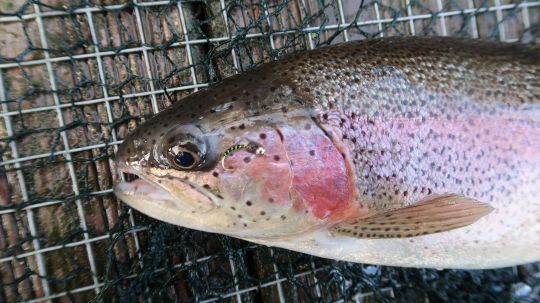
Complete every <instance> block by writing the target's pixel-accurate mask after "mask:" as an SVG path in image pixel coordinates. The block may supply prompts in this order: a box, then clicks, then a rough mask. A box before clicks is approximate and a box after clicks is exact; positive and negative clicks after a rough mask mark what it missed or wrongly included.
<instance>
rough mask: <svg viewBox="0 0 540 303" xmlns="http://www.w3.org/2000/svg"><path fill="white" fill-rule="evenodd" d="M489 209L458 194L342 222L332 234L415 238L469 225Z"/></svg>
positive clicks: (429, 198)
mask: <svg viewBox="0 0 540 303" xmlns="http://www.w3.org/2000/svg"><path fill="white" fill-rule="evenodd" d="M492 210H493V208H492V207H491V206H489V204H486V203H480V202H478V201H476V200H473V199H469V198H466V197H463V196H459V195H454V194H449V195H437V196H429V197H427V198H425V199H423V200H422V201H420V202H418V203H416V204H414V205H411V206H406V207H403V208H399V209H393V210H390V211H386V212H383V213H379V214H375V215H373V216H370V217H365V218H361V219H353V220H350V221H347V222H344V223H341V224H339V225H337V226H335V227H334V228H333V230H332V232H333V233H334V234H341V235H347V236H351V237H356V238H405V237H415V236H420V235H427V234H433V233H439V232H443V231H448V230H452V229H456V228H460V227H463V226H467V225H470V224H472V223H474V222H476V221H477V220H478V219H480V218H482V217H483V216H485V215H487V214H489V213H490V212H491V211H492Z"/></svg>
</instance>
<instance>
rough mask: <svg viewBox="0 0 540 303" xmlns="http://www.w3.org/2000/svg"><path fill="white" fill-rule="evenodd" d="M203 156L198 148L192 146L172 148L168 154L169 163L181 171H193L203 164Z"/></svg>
mask: <svg viewBox="0 0 540 303" xmlns="http://www.w3.org/2000/svg"><path fill="white" fill-rule="evenodd" d="M201 156H202V155H201V153H200V151H199V150H198V148H197V147H196V146H194V145H191V144H185V145H176V146H172V147H171V148H169V150H168V152H167V159H168V161H169V163H170V164H171V165H172V166H173V167H175V168H177V169H181V170H187V169H192V168H194V167H196V166H198V165H199V164H200V163H201V162H202V161H201V159H202V157H201Z"/></svg>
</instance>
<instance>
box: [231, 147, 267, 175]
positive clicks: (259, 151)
mask: <svg viewBox="0 0 540 303" xmlns="http://www.w3.org/2000/svg"><path fill="white" fill-rule="evenodd" d="M241 149H245V150H246V151H248V152H250V153H254V154H256V155H264V153H265V152H266V151H265V149H264V148H263V147H261V146H258V145H257V144H255V143H253V142H250V143H248V144H235V145H233V146H231V147H229V148H227V150H225V151H224V152H223V156H222V157H221V166H222V167H223V169H224V170H227V171H230V170H229V169H227V168H226V167H225V159H227V157H230V156H231V155H232V154H233V153H235V152H237V151H239V150H241Z"/></svg>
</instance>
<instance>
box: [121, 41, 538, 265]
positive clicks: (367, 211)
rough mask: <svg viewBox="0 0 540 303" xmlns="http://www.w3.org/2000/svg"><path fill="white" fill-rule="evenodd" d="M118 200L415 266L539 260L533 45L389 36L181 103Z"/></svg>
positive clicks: (368, 259)
mask: <svg viewBox="0 0 540 303" xmlns="http://www.w3.org/2000/svg"><path fill="white" fill-rule="evenodd" d="M117 164H118V168H119V170H120V171H123V172H128V173H132V174H136V175H138V176H139V177H140V179H138V180H136V181H134V182H131V183H120V184H118V185H117V186H116V187H115V193H116V194H117V196H118V197H119V198H120V199H122V200H123V201H125V202H126V203H128V204H129V205H131V206H132V207H134V208H135V209H138V210H140V211H141V212H143V213H145V214H147V215H149V216H151V217H154V218H157V219H160V220H163V221H166V222H169V223H173V224H177V225H181V226H185V227H188V228H194V229H199V230H204V231H208V232H217V233H222V234H227V235H230V236H234V237H238V238H242V239H246V240H249V241H252V242H257V243H262V244H266V245H271V246H278V247H283V248H288V249H291V250H296V251H300V252H304V253H309V254H313V255H317V256H321V257H326V258H332V259H338V260H346V261H353V262H362V263H372V264H384V265H395V266H406V267H434V268H494V267H503V266H510V265H515V264H520V263H526V262H533V261H538V260H540V49H538V48H535V47H532V46H525V45H518V44H503V43H500V42H487V41H479V40H465V39H456V38H416V37H409V38H386V39H374V40H366V41H355V42H348V43H343V44H339V45H333V46H328V47H323V48H320V49H316V50H312V51H307V52H303V53H298V54H293V55H289V56H287V57H286V58H284V59H281V60H279V61H275V62H270V63H267V64H263V65H261V66H259V67H258V68H256V69H254V70H251V71H248V72H246V73H243V74H241V75H237V76H233V77H231V78H228V79H225V80H224V81H222V82H220V83H218V84H216V85H214V86H213V87H211V88H209V89H207V90H204V91H201V92H197V93H194V94H192V95H190V96H188V97H187V98H185V99H184V100H182V101H181V102H179V103H177V104H174V105H173V106H172V107H170V108H168V109H167V110H165V111H163V112H161V113H159V114H157V115H156V117H154V118H152V119H150V120H149V121H147V122H146V123H144V124H143V125H142V126H141V127H139V128H138V129H137V130H135V131H134V132H133V133H132V134H131V135H130V136H129V137H128V138H127V139H126V140H125V142H124V143H123V144H122V146H121V147H120V149H119V151H118V155H117Z"/></svg>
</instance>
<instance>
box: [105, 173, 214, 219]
mask: <svg viewBox="0 0 540 303" xmlns="http://www.w3.org/2000/svg"><path fill="white" fill-rule="evenodd" d="M118 171H119V173H121V174H122V173H123V174H124V176H125V177H126V178H125V180H126V181H121V182H118V183H117V184H115V186H114V193H115V195H116V196H117V197H118V198H120V200H122V201H124V202H125V203H126V204H128V205H129V206H131V207H133V208H135V209H137V210H140V211H142V212H147V211H146V209H145V210H141V209H140V208H141V201H145V203H146V204H145V205H144V208H147V206H146V205H152V204H159V205H161V206H163V207H167V208H176V209H181V210H185V208H186V206H189V205H191V204H190V203H189V202H187V201H184V199H182V198H181V197H178V196H176V195H174V194H171V192H169V191H168V190H167V189H166V188H165V187H163V186H161V185H159V184H157V183H156V182H154V181H152V180H150V179H149V178H147V177H145V176H144V174H142V173H141V172H139V171H138V170H136V169H134V168H132V167H129V166H123V167H122V168H120V169H119V170H118ZM174 179H175V181H179V184H178V187H184V188H186V190H190V191H192V192H196V193H197V194H199V195H201V196H203V197H204V198H205V200H207V202H208V204H207V205H206V206H207V207H204V208H205V209H206V210H205V211H209V210H212V209H214V208H216V207H219V202H218V197H217V196H216V195H215V194H214V193H212V192H210V191H209V190H207V189H205V188H203V187H202V186H199V185H198V184H196V183H194V182H191V181H189V180H187V179H182V178H174ZM197 208H198V210H199V211H201V205H198V207H197ZM203 212H204V211H203Z"/></svg>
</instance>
